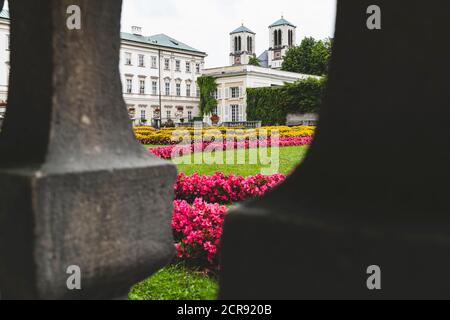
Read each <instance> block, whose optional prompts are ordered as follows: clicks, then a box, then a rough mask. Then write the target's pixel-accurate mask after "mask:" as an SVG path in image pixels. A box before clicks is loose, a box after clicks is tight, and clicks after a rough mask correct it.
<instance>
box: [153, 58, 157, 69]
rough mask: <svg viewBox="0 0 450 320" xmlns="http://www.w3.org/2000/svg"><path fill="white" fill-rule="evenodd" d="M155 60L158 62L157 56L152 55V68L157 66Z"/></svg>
mask: <svg viewBox="0 0 450 320" xmlns="http://www.w3.org/2000/svg"><path fill="white" fill-rule="evenodd" d="M157 62H158V60H157V57H155V56H152V68H153V69H156V68H157Z"/></svg>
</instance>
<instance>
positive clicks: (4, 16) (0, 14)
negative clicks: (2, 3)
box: [0, 10, 9, 19]
mask: <svg viewBox="0 0 450 320" xmlns="http://www.w3.org/2000/svg"><path fill="white" fill-rule="evenodd" d="M0 18H2V19H9V11H8V10H3V11H1V12H0Z"/></svg>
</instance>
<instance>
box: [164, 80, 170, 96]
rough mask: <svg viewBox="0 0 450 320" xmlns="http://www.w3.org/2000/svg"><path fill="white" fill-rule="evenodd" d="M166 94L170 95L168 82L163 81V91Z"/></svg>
mask: <svg viewBox="0 0 450 320" xmlns="http://www.w3.org/2000/svg"><path fill="white" fill-rule="evenodd" d="M164 93H165V94H166V96H170V82H166V83H165V92H164Z"/></svg>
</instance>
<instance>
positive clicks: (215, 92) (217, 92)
mask: <svg viewBox="0 0 450 320" xmlns="http://www.w3.org/2000/svg"><path fill="white" fill-rule="evenodd" d="M212 96H213V98H214V99H216V100H217V98H218V96H219V90H218V89H216V90H214V91H213V93H212Z"/></svg>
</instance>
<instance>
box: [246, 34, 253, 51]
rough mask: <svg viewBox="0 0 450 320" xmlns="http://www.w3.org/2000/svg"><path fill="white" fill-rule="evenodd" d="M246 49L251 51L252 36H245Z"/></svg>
mask: <svg viewBox="0 0 450 320" xmlns="http://www.w3.org/2000/svg"><path fill="white" fill-rule="evenodd" d="M247 51H248V52H249V53H252V52H253V38H252V37H250V36H248V37H247Z"/></svg>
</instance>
